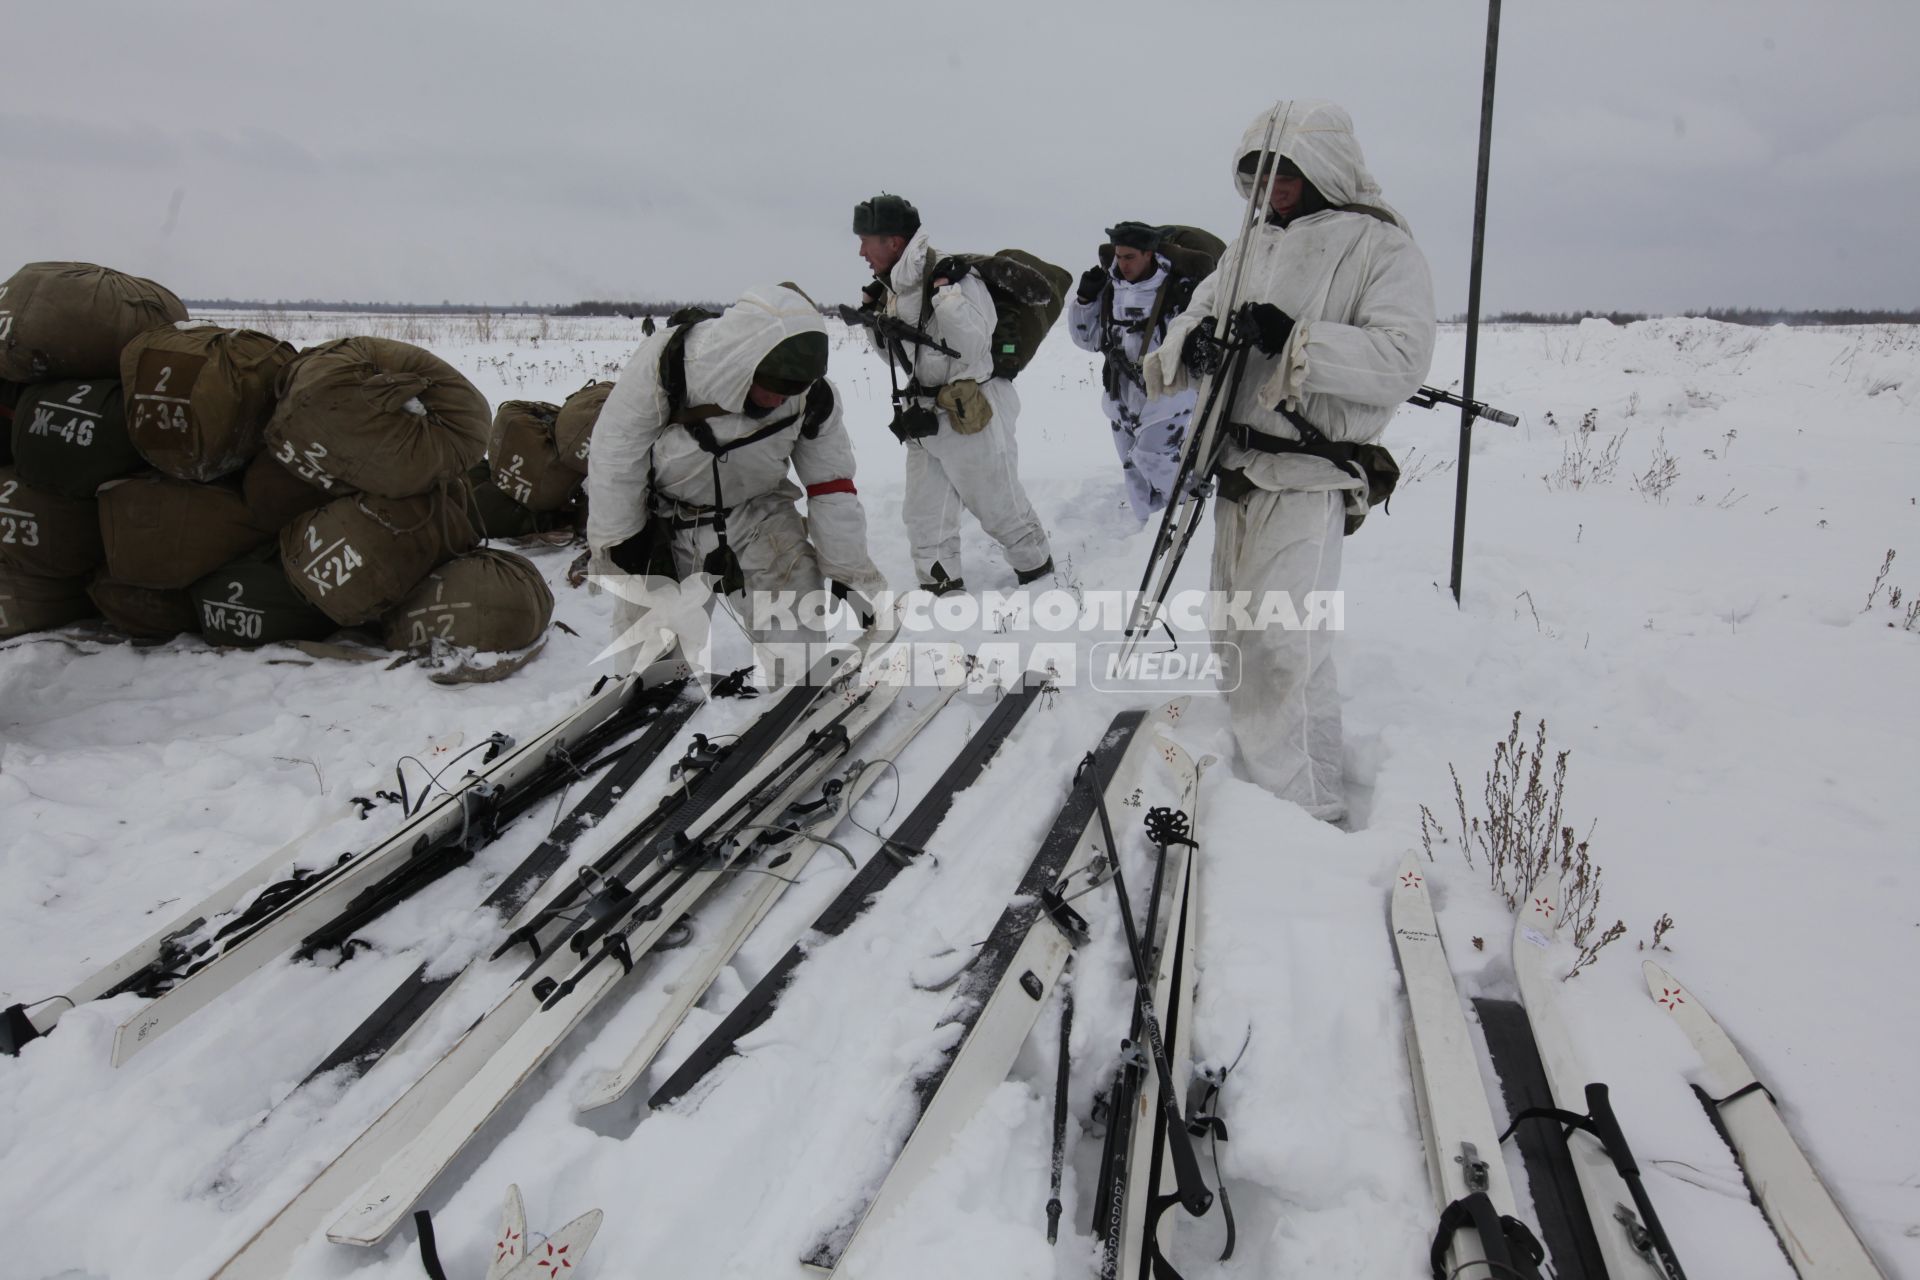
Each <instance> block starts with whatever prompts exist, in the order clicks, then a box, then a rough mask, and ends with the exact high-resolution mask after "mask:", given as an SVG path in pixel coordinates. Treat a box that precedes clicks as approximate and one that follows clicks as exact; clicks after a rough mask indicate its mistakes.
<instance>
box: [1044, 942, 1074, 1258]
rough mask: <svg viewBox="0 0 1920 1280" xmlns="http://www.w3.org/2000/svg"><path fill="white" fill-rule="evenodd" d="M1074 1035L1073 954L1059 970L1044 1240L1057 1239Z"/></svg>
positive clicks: (1065, 1157) (1058, 1235)
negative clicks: (1069, 1052)
mask: <svg viewBox="0 0 1920 1280" xmlns="http://www.w3.org/2000/svg"><path fill="white" fill-rule="evenodd" d="M1072 1039H1073V955H1072V954H1071V953H1069V954H1068V955H1067V963H1066V967H1065V968H1064V969H1062V970H1061V971H1060V1070H1059V1073H1058V1074H1057V1075H1056V1076H1055V1077H1054V1081H1053V1181H1052V1192H1053V1194H1052V1197H1051V1198H1050V1199H1048V1201H1047V1243H1048V1244H1055V1243H1057V1242H1058V1241H1059V1239H1060V1177H1061V1173H1062V1170H1063V1169H1064V1168H1065V1166H1066V1162H1067V1067H1068V1065H1069V1064H1068V1058H1067V1047H1068V1043H1069V1042H1070V1041H1071V1040H1072Z"/></svg>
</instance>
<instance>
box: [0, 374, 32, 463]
mask: <svg viewBox="0 0 1920 1280" xmlns="http://www.w3.org/2000/svg"><path fill="white" fill-rule="evenodd" d="M25 390H26V388H25V387H23V386H21V385H20V384H19V383H17V382H7V381H4V380H0V467H10V466H12V465H13V406H14V404H15V402H16V401H18V400H19V399H20V393H21V392H22V391H25Z"/></svg>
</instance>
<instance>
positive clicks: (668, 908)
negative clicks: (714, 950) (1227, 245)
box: [327, 682, 899, 1246]
mask: <svg viewBox="0 0 1920 1280" xmlns="http://www.w3.org/2000/svg"><path fill="white" fill-rule="evenodd" d="M898 692H899V686H898V685H897V684H893V683H886V682H883V683H880V684H876V685H873V686H871V688H870V690H869V691H868V692H867V693H866V694H865V696H864V700H862V701H860V702H859V703H858V704H857V705H855V706H854V708H853V710H852V711H851V713H850V714H848V715H847V716H846V718H845V720H844V722H843V723H844V725H845V728H846V731H847V737H848V739H849V740H852V739H857V738H858V737H859V736H860V734H861V733H862V732H864V731H865V730H866V729H867V728H868V727H869V726H871V725H872V723H873V722H874V721H875V720H876V719H878V718H879V716H880V714H881V713H882V712H884V711H885V710H886V709H887V707H888V706H889V705H890V704H891V702H892V699H893V697H894V695H896V694H897V693H898ZM860 697H861V694H860V692H859V691H857V690H856V689H854V688H853V687H851V686H848V687H846V688H844V689H843V690H840V691H830V692H829V693H828V694H827V696H826V697H824V698H823V699H822V700H821V702H820V704H819V705H818V706H817V708H816V709H815V710H814V712H813V713H812V714H811V715H809V716H808V717H807V719H805V720H804V721H802V723H801V724H800V726H798V727H797V728H796V729H795V730H794V732H793V733H792V734H790V735H789V736H788V737H787V738H786V739H784V740H783V741H782V743H781V744H780V745H779V746H777V747H775V749H774V750H773V751H772V752H770V753H769V754H768V756H767V757H766V758H765V759H764V760H763V761H762V762H761V764H760V765H759V766H758V767H757V768H756V769H755V770H754V771H753V772H752V773H750V774H749V775H748V776H747V777H746V778H744V779H742V780H741V781H740V782H739V783H738V784H736V785H735V786H734V788H733V789H732V790H731V791H729V792H728V793H727V795H726V796H725V797H723V798H722V799H721V800H720V802H719V803H718V804H716V805H715V806H714V807H713V808H712V809H711V810H709V812H708V813H707V814H706V815H703V817H702V818H701V819H700V820H699V821H697V822H696V823H695V824H694V825H693V826H691V827H689V828H688V830H687V835H688V837H689V838H690V839H698V838H699V837H700V836H701V835H702V834H704V833H705V832H706V831H707V830H709V829H710V828H711V827H712V825H713V824H714V822H715V820H716V818H717V817H718V816H719V815H721V814H724V813H725V812H726V811H727V810H728V809H729V808H731V807H733V806H735V805H737V804H739V803H741V802H743V801H744V800H746V799H747V798H748V797H751V796H753V795H754V793H755V792H756V791H757V790H758V789H759V788H760V786H761V784H762V783H763V782H764V781H765V780H766V778H767V777H768V776H769V775H770V774H771V773H772V771H773V768H774V766H775V765H776V764H777V763H778V762H779V761H780V760H781V759H782V758H784V757H785V756H786V755H787V754H788V751H789V749H790V746H791V744H796V743H803V742H805V741H806V740H807V738H808V736H809V735H810V734H811V733H812V732H813V731H814V730H815V729H820V728H823V727H825V726H827V725H828V724H830V723H831V722H832V721H834V720H835V719H836V718H838V717H840V716H841V715H842V713H843V712H846V711H847V709H848V702H849V701H850V700H853V699H856V698H860ZM833 763H834V761H833V759H832V757H827V758H825V759H823V760H822V761H820V762H818V763H817V764H816V765H814V766H812V767H810V768H809V769H807V770H806V771H804V772H803V773H802V774H801V775H800V776H799V777H797V778H795V779H794V780H792V781H791V782H790V783H788V784H787V785H786V786H785V787H783V788H782V790H781V791H780V792H779V794H778V795H775V796H772V797H769V798H767V799H766V800H765V801H764V802H763V803H761V804H759V805H757V806H756V809H755V812H756V813H757V814H758V815H760V818H759V821H761V822H765V821H766V820H768V819H769V818H773V817H777V816H778V815H779V814H781V813H783V812H784V811H785V810H786V808H787V806H788V805H790V804H791V803H792V802H793V801H794V800H795V799H797V798H798V797H799V796H800V795H802V794H804V793H805V792H806V791H807V790H809V789H811V788H812V787H813V786H814V785H815V784H816V783H818V782H819V781H820V779H821V778H822V777H823V776H824V775H825V773H826V772H827V771H828V770H829V769H831V768H832V766H833ZM748 843H750V842H748ZM726 873H727V867H726V866H724V865H721V866H706V867H701V868H700V869H699V870H697V871H695V872H694V873H693V874H691V875H690V876H689V877H688V878H687V879H686V881H685V882H684V883H683V884H682V885H681V886H680V887H679V888H678V889H676V890H673V891H671V892H669V893H668V895H667V896H666V897H665V899H664V900H661V901H659V902H657V904H656V905H657V908H658V909H657V911H656V912H654V913H653V914H651V916H650V918H648V919H647V920H645V921H644V922H643V923H640V924H639V925H638V927H637V928H636V929H635V930H634V931H633V932H632V933H631V934H630V935H629V936H628V938H627V948H628V950H629V952H630V954H631V956H632V958H633V960H634V961H635V962H636V963H637V962H638V961H639V960H640V959H641V958H642V957H644V956H645V955H646V953H647V952H649V951H650V950H652V948H653V947H654V946H655V945H656V944H657V943H658V942H659V941H660V939H661V938H662V937H664V936H665V935H666V933H667V931H668V930H669V929H671V928H672V927H673V926H674V924H675V923H676V922H677V921H678V920H679V919H680V917H681V916H682V915H684V914H685V913H686V912H687V910H688V909H689V908H691V907H692V906H693V905H694V903H695V902H697V901H698V900H699V899H700V897H701V896H702V895H703V894H705V893H706V892H707V890H708V889H710V888H711V887H712V886H713V885H714V884H715V883H716V882H718V881H719V880H720V879H721V878H722V877H723V876H724V875H725V874H726ZM626 972H627V970H626V969H625V968H624V966H623V965H622V964H619V963H616V962H614V961H613V960H611V959H607V958H605V957H601V962H600V963H598V964H593V965H591V967H589V963H588V962H587V961H585V960H582V959H580V957H578V956H576V955H575V954H574V952H573V951H572V950H570V949H568V948H561V949H559V950H557V951H555V952H553V953H550V954H549V956H548V957H547V962H546V963H543V964H542V965H541V967H540V970H539V972H538V977H535V978H533V979H530V980H529V981H528V982H525V983H523V984H521V985H522V987H524V988H525V989H526V990H527V992H528V994H529V995H531V993H532V991H533V989H534V987H535V986H536V985H538V984H539V983H540V980H541V979H543V978H548V977H551V978H556V979H560V980H562V981H564V982H566V983H570V984H573V985H572V988H571V990H570V991H568V992H567V994H566V995H565V996H564V997H562V998H561V999H560V1000H559V1001H558V1002H557V1003H553V1004H552V1005H550V1006H549V1007H543V1008H540V1009H539V1011H538V1012H537V1013H535V1012H533V1010H532V1009H528V1010H527V1012H526V1014H525V1015H522V1016H521V1017H520V1018H519V1025H518V1026H516V1027H515V1028H514V1029H513V1031H512V1033H511V1034H509V1035H508V1036H507V1037H506V1038H505V1039H504V1040H503V1041H502V1042H501V1043H500V1045H499V1047H498V1048H497V1049H495V1050H494V1052H493V1053H492V1054H490V1055H489V1056H488V1058H487V1060H486V1061H485V1063H484V1064H482V1067H481V1069H480V1070H479V1071H478V1072H477V1073H475V1074H474V1075H473V1076H472V1078H471V1079H469V1080H467V1081H466V1082H465V1083H464V1084H463V1085H462V1086H461V1087H460V1088H459V1089H458V1090H457V1091H455V1092H454V1094H453V1095H452V1096H451V1097H449V1098H447V1100H446V1102H445V1104H444V1105H443V1106H441V1107H440V1108H439V1109H438V1110H437V1111H436V1112H435V1113H434V1115H433V1116H432V1118H431V1119H429V1120H428V1122H427V1123H426V1125H425V1126H423V1127H422V1128H421V1129H420V1131H419V1132H418V1133H417V1134H416V1135H415V1136H414V1137H413V1138H412V1139H411V1140H410V1141H408V1142H407V1143H406V1145H405V1147H404V1148H402V1149H400V1150H399V1151H397V1152H395V1153H394V1154H393V1155H391V1156H390V1157H389V1158H388V1160H387V1161H386V1163H385V1165H384V1167H382V1168H381V1169H380V1170H379V1172H378V1174H377V1175H376V1176H375V1177H374V1178H373V1179H372V1180H371V1181H370V1182H368V1183H367V1185H366V1186H365V1187H363V1188H362V1190H361V1192H360V1194H359V1195H357V1196H356V1197H355V1198H354V1199H353V1201H352V1202H351V1203H349V1205H348V1206H347V1208H346V1210H345V1211H344V1212H343V1213H342V1214H341V1215H340V1217H339V1219H338V1220H337V1221H335V1222H334V1224H333V1226H332V1227H330V1228H329V1229H328V1231H327V1238H328V1239H329V1240H332V1241H334V1242H335V1243H336V1244H355V1245H362V1246H371V1245H374V1244H378V1243H379V1242H380V1241H381V1240H384V1239H385V1238H386V1237H387V1235H388V1234H389V1233H391V1232H392V1230H393V1229H394V1228H395V1227H396V1226H398V1225H399V1224H400V1222H401V1221H402V1220H403V1219H404V1218H405V1217H406V1214H407V1213H408V1211H409V1210H411V1209H412V1207H413V1205H414V1203H415V1202H416V1201H417V1200H419V1198H420V1197H421V1196H422V1195H424V1194H425V1193H426V1191H427V1188H428V1187H429V1186H430V1185H431V1184H432V1182H433V1180H434V1179H435V1178H436V1177H438V1176H439V1174H440V1172H441V1170H443V1169H445V1168H446V1166H447V1165H448V1164H450V1163H452V1161H453V1159H454V1158H455V1157H456V1156H458V1155H459V1154H460V1152H461V1151H462V1150H464V1149H465V1147H466V1145H467V1143H469V1142H470V1141H472V1140H473V1138H474V1136H475V1135H476V1134H478V1133H479V1131H480V1129H481V1127H482V1126H483V1125H484V1124H485V1123H486V1122H487V1121H488V1120H489V1119H490V1118H492V1116H493V1115H494V1113H495V1112H497V1111H498V1110H499V1109H500V1107H501V1105H502V1104H504V1103H505V1101H506V1100H507V1098H508V1097H510V1096H511V1095H512V1094H513V1092H514V1091H515V1090H516V1089H518V1088H519V1087H520V1085H521V1084H523V1083H524V1082H525V1081H526V1079H527V1078H528V1077H529V1076H530V1075H532V1073H533V1072H534V1071H535V1070H536V1069H537V1068H538V1067H539V1066H540V1064H541V1063H543V1062H545V1061H546V1059H547V1057H548V1055H549V1054H551V1053H552V1052H553V1050H554V1049H555V1048H557V1047H558V1046H559V1045H560V1043H561V1042H562V1041H563V1040H564V1039H566V1037H567V1035H568V1034H569V1033H570V1032H571V1031H572V1030H573V1029H574V1028H575V1027H576V1026H578V1025H579V1024H580V1022H581V1021H582V1020H583V1019H584V1018H585V1017H586V1016H587V1015H588V1014H589V1013H590V1012H592V1010H593V1009H594V1007H595V1006H596V1005H598V1004H599V1002H600V1000H601V998H602V997H604V996H605V995H606V994H607V992H608V991H610V990H612V988H613V987H614V986H615V985H616V984H617V983H618V982H619V981H620V979H621V978H622V977H624V976H626ZM535 999H536V1002H537V998H535Z"/></svg>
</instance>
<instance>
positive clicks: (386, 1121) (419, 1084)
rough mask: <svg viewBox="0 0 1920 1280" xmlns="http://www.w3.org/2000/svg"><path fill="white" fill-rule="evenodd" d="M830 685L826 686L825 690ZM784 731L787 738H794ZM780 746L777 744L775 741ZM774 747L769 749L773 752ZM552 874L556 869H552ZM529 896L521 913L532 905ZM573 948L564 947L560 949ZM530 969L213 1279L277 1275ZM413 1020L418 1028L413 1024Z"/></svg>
mask: <svg viewBox="0 0 1920 1280" xmlns="http://www.w3.org/2000/svg"><path fill="white" fill-rule="evenodd" d="M893 623H894V620H893V619H888V620H884V621H883V623H882V625H881V626H880V627H877V628H875V630H874V631H873V632H870V633H869V635H868V636H866V637H863V638H862V639H861V640H860V641H859V642H858V644H857V645H856V646H855V647H854V650H853V652H852V654H851V655H850V657H849V658H848V659H847V665H846V666H845V667H843V668H842V669H841V670H840V671H838V672H837V673H836V674H835V677H834V679H835V682H836V683H837V682H838V681H840V680H843V679H846V678H848V677H849V676H850V675H851V674H852V673H853V672H854V671H857V670H858V669H859V667H860V665H861V660H862V658H863V657H864V655H865V654H866V653H868V652H871V651H872V650H874V649H877V648H878V647H880V646H881V645H883V644H885V643H887V642H888V641H889V640H891V638H892V636H893V634H894V625H893ZM828 692H830V690H823V691H822V693H823V696H824V695H825V694H826V693H828ZM792 740H793V739H792V737H791V735H789V737H788V739H787V741H789V742H790V741H792ZM775 751H776V752H777V751H778V748H777V747H776V748H775ZM773 754H774V752H769V755H770V756H771V755H773ZM556 879H557V877H556ZM538 905H539V904H538V903H529V904H528V908H527V910H526V911H523V912H522V916H523V917H524V916H526V915H527V914H528V913H529V912H531V911H532V910H535V909H537V907H538ZM570 956H571V953H570V952H568V951H566V950H565V949H564V948H563V949H561V951H560V952H559V957H561V958H568V957H570ZM561 962H562V961H561V959H560V958H556V957H551V956H550V957H549V963H548V964H547V965H545V966H543V967H542V968H543V970H544V969H547V968H558V967H559V966H560V964H561ZM489 969H490V967H489V966H485V965H474V966H472V967H471V968H469V969H468V970H467V971H466V972H465V973H464V974H462V975H461V977H460V979H459V981H460V982H462V983H470V982H478V981H483V980H484V975H486V974H487V973H488V972H489ZM532 977H533V975H529V977H528V979H527V980H525V981H520V982H516V983H515V984H514V985H513V986H512V988H511V989H509V991H508V992H507V994H506V995H505V996H504V997H502V998H501V999H500V1000H499V1001H498V1002H496V1003H495V1004H494V1006H493V1008H492V1009H491V1011H490V1012H489V1013H488V1014H487V1015H486V1016H485V1017H483V1018H481V1019H480V1020H479V1021H478V1022H476V1023H474V1024H473V1025H472V1026H471V1027H469V1028H468V1029H467V1031H466V1032H465V1033H464V1034H463V1035H462V1036H461V1037H460V1039H459V1040H457V1041H455V1043H454V1044H453V1046H452V1047H451V1048H449V1049H448V1050H447V1051H446V1052H445V1053H444V1054H443V1055H442V1056H441V1057H440V1058H439V1060H438V1061H436V1062H435V1063H434V1064H433V1066H432V1067H431V1068H429V1069H428V1070H427V1072H426V1073H425V1074H424V1075H422V1076H421V1077H420V1078H419V1079H418V1080H416V1081H415V1082H414V1083H413V1085H412V1086H410V1087H409V1088H408V1090H407V1091H406V1093H404V1094H402V1095H401V1096H400V1097H399V1098H398V1099H397V1100H396V1101H395V1102H394V1103H393V1104H392V1105H391V1106H389V1107H388V1108H387V1109H386V1111H384V1112H383V1113H381V1115H380V1118H379V1119H377V1120H375V1121H374V1122H373V1124H372V1125H370V1126H368V1128H367V1129H366V1130H365V1131H364V1132H362V1133H361V1134H360V1136H359V1137H357V1138H355V1139H354V1140H353V1142H352V1143H351V1144H349V1145H348V1146H347V1148H346V1149H345V1150H344V1151H342V1152H341V1153H340V1154H339V1155H338V1156H337V1157H335V1159H334V1160H333V1161H332V1162H331V1163H330V1164H328V1165H327V1167H326V1168H325V1169H323V1170H321V1171H320V1173H319V1174H317V1175H316V1176H315V1177H314V1178H313V1180H312V1181H311V1182H309V1183H308V1184H307V1185H306V1187H305V1188H304V1189H302V1190H301V1191H300V1192H299V1194H297V1195H296V1196H295V1197H294V1198H293V1199H292V1200H291V1201H289V1202H288V1203H287V1204H286V1205H285V1206H284V1207H282V1208H281V1210H280V1211H279V1212H278V1213H277V1214H275V1216H274V1217H273V1218H272V1220H270V1221H269V1222H267V1223H266V1224H265V1225H264V1226H262V1227H261V1228H260V1230H259V1231H257V1232H255V1233H254V1235H253V1237H252V1238H251V1239H249V1240H248V1241H247V1243H246V1244H245V1245H243V1246H241V1248H240V1250H239V1251H238V1252H237V1253H235V1254H234V1255H233V1257H231V1258H229V1259H228V1260H227V1262H226V1264H225V1265H224V1266H222V1268H221V1269H220V1271H219V1272H218V1273H217V1274H216V1275H215V1277H214V1280H282V1277H284V1276H285V1275H286V1273H287V1272H288V1270H289V1269H290V1267H291V1264H292V1259H293V1257H294V1255H295V1254H296V1253H298V1252H299V1251H300V1249H301V1248H302V1247H303V1246H304V1245H306V1244H307V1242H308V1241H309V1240H311V1239H312V1237H313V1235H314V1233H315V1232H316V1231H318V1230H319V1229H320V1228H321V1227H322V1226H324V1225H325V1224H326V1222H327V1220H328V1219H329V1218H330V1217H331V1216H333V1215H334V1214H336V1213H337V1212H338V1211H339V1209H340V1206H341V1205H342V1204H345V1203H346V1202H347V1201H348V1198H349V1197H351V1196H352V1195H353V1194H354V1192H356V1191H358V1190H359V1189H360V1188H361V1187H363V1186H365V1185H366V1184H367V1182H368V1180H369V1179H371V1178H373V1177H374V1176H375V1175H376V1174H378V1173H379V1172H380V1171H381V1169H382V1167H383V1166H384V1165H386V1163H387V1162H388V1160H389V1159H391V1158H392V1157H393V1156H394V1155H395V1153H397V1152H399V1151H401V1150H402V1149H403V1148H405V1147H406V1145H407V1144H408V1143H409V1142H410V1141H411V1140H412V1139H413V1138H414V1137H415V1136H416V1135H417V1134H419V1133H421V1132H422V1131H423V1130H424V1129H425V1128H426V1126H427V1125H428V1123H429V1122H430V1121H431V1120H432V1119H433V1117H434V1116H435V1115H436V1114H437V1113H438V1112H439V1111H440V1109H441V1108H443V1107H444V1106H446V1105H447V1103H448V1102H449V1101H450V1100H451V1099H452V1098H454V1097H455V1096H456V1095H457V1094H458V1093H459V1092H460V1091H461V1089H462V1088H463V1087H465V1086H466V1085H467V1084H468V1083H469V1082H470V1081H471V1080H472V1079H473V1078H474V1076H475V1075H477V1074H478V1073H480V1072H481V1071H482V1070H483V1069H485V1068H486V1067H487V1065H488V1062H489V1060H490V1059H491V1058H492V1056H493V1055H494V1054H495V1053H496V1052H498V1051H499V1049H500V1047H501V1046H502V1045H503V1044H505V1043H506V1042H507V1040H508V1039H509V1038H510V1037H511V1036H512V1035H513V1033H514V1032H515V1031H516V1030H518V1029H519V1027H520V1025H521V1024H522V1023H524V1022H525V1021H526V1020H527V1018H528V1017H530V1016H531V1015H533V1014H536V1013H538V1012H540V999H539V997H537V996H535V995H534V994H533V990H532V988H533V981H532ZM417 1029H418V1028H416V1030H417Z"/></svg>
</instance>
